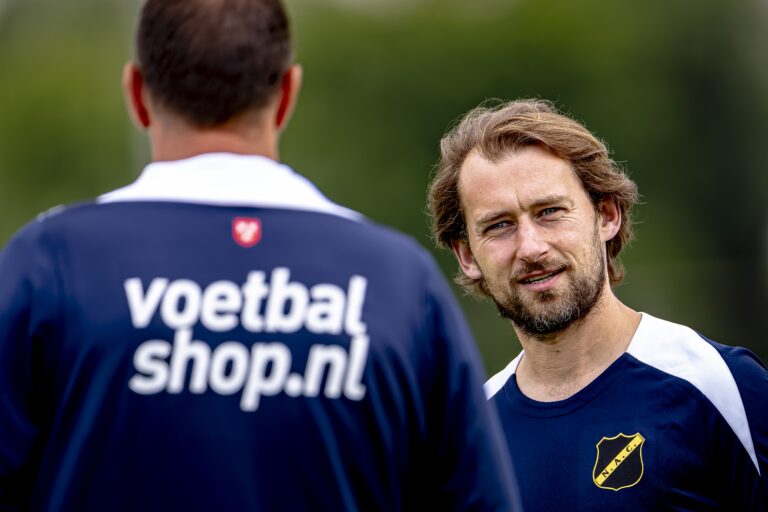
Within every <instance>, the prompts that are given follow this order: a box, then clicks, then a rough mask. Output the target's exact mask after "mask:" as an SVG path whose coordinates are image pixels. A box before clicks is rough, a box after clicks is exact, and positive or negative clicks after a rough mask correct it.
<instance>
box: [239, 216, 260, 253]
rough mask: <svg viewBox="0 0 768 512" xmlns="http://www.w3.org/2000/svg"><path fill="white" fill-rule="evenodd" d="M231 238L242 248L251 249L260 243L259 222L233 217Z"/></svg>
mask: <svg viewBox="0 0 768 512" xmlns="http://www.w3.org/2000/svg"><path fill="white" fill-rule="evenodd" d="M232 238H233V239H234V240H235V242H237V244H238V245H240V246H242V247H246V248H248V247H253V246H254V245H256V244H257V243H259V242H260V241H261V221H260V220H259V219H257V218H255V217H235V218H234V219H232Z"/></svg>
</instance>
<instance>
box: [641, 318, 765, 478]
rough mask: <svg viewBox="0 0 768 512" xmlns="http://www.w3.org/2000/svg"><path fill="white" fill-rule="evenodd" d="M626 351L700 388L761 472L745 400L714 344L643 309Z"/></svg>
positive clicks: (682, 326) (691, 330) (688, 329)
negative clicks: (641, 316)
mask: <svg viewBox="0 0 768 512" xmlns="http://www.w3.org/2000/svg"><path fill="white" fill-rule="evenodd" d="M627 352H628V353H629V354H631V355H632V356H634V357H635V358H636V359H638V360H639V361H641V362H643V363H645V364H647V365H649V366H653V367H654V368H657V369H659V370H661V371H663V372H665V373H668V374H670V375H673V376H675V377H678V378H680V379H683V380H685V381H687V382H689V383H690V384H691V385H693V386H694V387H695V388H696V389H698V390H699V391H701V393H702V394H703V395H704V396H705V397H706V398H707V400H709V401H710V402H712V405H714V406H715V408H716V409H717V410H718V411H719V412H720V414H721V415H722V416H723V418H724V419H725V421H726V422H727V423H728V425H730V427H731V429H733V432H734V434H736V437H738V439H739V441H741V444H742V445H744V449H745V450H746V451H747V453H748V454H749V457H750V458H751V459H752V462H753V463H754V465H755V468H756V469H757V472H758V474H759V473H760V465H759V464H758V462H757V454H756V452H755V445H754V442H753V440H752V434H751V433H750V429H749V422H748V420H747V413H746V411H745V410H744V402H743V401H742V399H741V394H740V393H739V388H738V386H737V385H736V380H735V379H734V377H733V374H732V373H731V370H730V369H729V368H728V365H727V364H726V363H725V360H724V359H723V357H722V356H721V355H720V353H719V352H718V351H717V349H716V348H715V347H713V346H712V345H710V344H709V343H707V342H706V341H705V340H704V339H703V338H702V337H701V336H700V335H699V334H698V333H696V332H695V331H694V330H693V329H691V328H689V327H686V326H684V325H679V324H675V323H672V322H668V321H666V320H661V319H659V318H655V317H653V316H651V315H648V314H646V313H643V318H642V320H641V321H640V325H639V326H638V328H637V332H635V335H634V336H633V338H632V342H631V343H630V345H629V348H628V349H627Z"/></svg>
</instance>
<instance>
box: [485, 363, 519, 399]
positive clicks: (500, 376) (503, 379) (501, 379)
mask: <svg viewBox="0 0 768 512" xmlns="http://www.w3.org/2000/svg"><path fill="white" fill-rule="evenodd" d="M522 359H523V352H522V351H521V352H520V353H519V354H518V355H517V357H515V358H514V359H513V360H512V362H510V363H509V364H508V365H507V366H506V367H505V368H504V369H503V370H501V371H500V372H499V373H497V374H496V375H494V376H493V377H491V378H490V379H488V381H487V382H486V383H485V385H484V386H483V389H484V390H485V398H486V400H490V399H491V398H493V396H494V395H495V394H496V393H498V392H499V390H500V389H501V388H503V387H504V384H506V383H507V381H508V380H509V379H510V377H512V375H514V374H515V371H517V366H518V365H519V364H520V361H521V360H522Z"/></svg>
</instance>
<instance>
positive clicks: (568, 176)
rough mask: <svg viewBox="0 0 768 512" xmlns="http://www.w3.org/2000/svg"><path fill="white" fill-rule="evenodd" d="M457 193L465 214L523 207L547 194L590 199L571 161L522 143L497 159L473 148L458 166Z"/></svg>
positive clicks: (580, 200)
mask: <svg viewBox="0 0 768 512" xmlns="http://www.w3.org/2000/svg"><path fill="white" fill-rule="evenodd" d="M459 194H460V197H461V203H462V208H464V210H465V215H469V216H473V215H471V213H474V212H477V211H478V210H482V212H481V214H482V213H483V212H486V211H489V210H509V209H525V208H527V207H529V206H530V205H531V204H533V203H536V202H537V201H540V200H542V199H543V198H546V197H553V196H563V197H567V198H569V199H571V200H572V201H574V202H576V203H579V202H583V201H590V199H589V196H588V195H587V192H586V191H585V190H584V187H583V185H582V184H581V181H580V180H579V178H578V177H577V176H576V173H575V172H574V171H573V169H572V168H571V165H570V162H568V161H567V160H563V159H562V158H558V157H557V156H555V155H554V154H552V153H551V152H550V151H548V150H547V149H545V148H542V147H540V146H525V147H523V148H521V149H520V150H518V151H516V152H515V153H512V154H510V155H509V156H506V157H504V158H502V159H500V160H499V161H498V162H492V161H490V160H487V159H485V158H484V157H483V156H481V155H480V153H479V152H477V151H472V152H471V153H470V154H469V155H467V158H466V159H465V160H464V163H463V164H462V166H461V170H460V173H459Z"/></svg>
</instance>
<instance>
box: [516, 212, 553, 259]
mask: <svg viewBox="0 0 768 512" xmlns="http://www.w3.org/2000/svg"><path fill="white" fill-rule="evenodd" d="M516 236H517V244H518V247H517V257H518V258H520V259H521V260H523V261H525V262H528V263H533V262H535V261H539V260H540V259H542V258H543V257H544V255H546V253H547V250H548V249H549V245H548V244H547V242H546V240H545V239H544V238H543V236H542V233H540V232H539V229H538V228H537V226H536V224H534V223H533V222H531V221H529V220H521V221H520V222H519V224H518V228H517V233H516Z"/></svg>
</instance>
